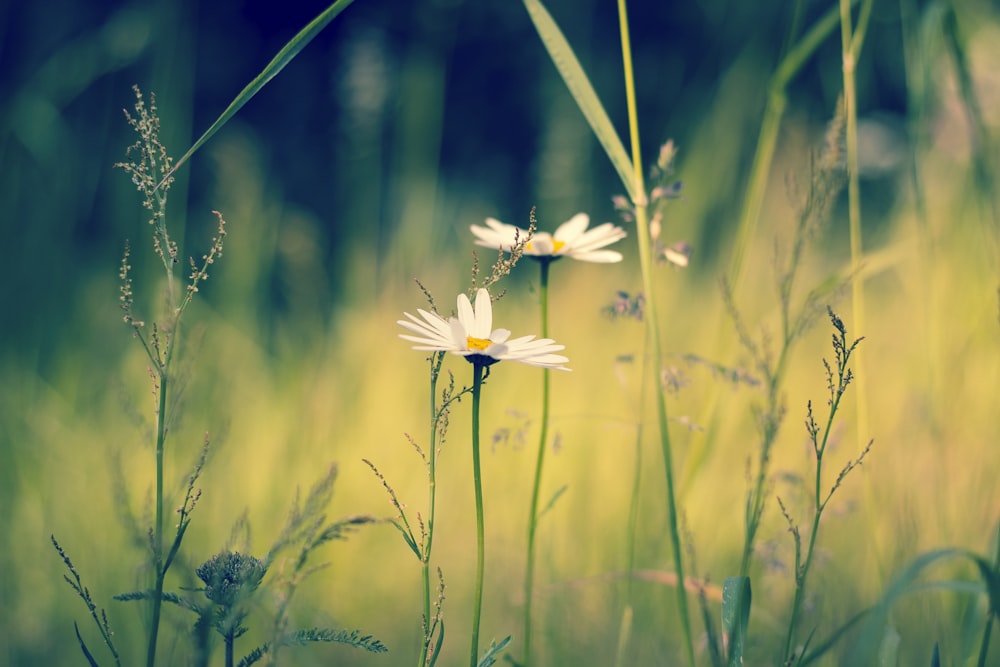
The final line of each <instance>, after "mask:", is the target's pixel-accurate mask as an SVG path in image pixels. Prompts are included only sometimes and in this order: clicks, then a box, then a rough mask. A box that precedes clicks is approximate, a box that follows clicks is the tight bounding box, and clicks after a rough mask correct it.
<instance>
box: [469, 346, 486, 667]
mask: <svg viewBox="0 0 1000 667" xmlns="http://www.w3.org/2000/svg"><path fill="white" fill-rule="evenodd" d="M482 387H483V365H482V364H478V363H473V364H472V482H473V484H474V486H475V489H476V592H475V599H474V600H473V602H472V649H471V657H470V660H469V665H470V667H477V665H478V661H479V620H480V617H481V615H482V611H483V570H484V569H485V567H484V565H485V562H486V558H485V553H484V550H485V542H486V540H485V538H484V534H485V533H484V529H483V479H482V473H481V472H480V465H479V397H480V394H481V392H482Z"/></svg>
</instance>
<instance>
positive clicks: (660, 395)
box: [618, 0, 695, 665]
mask: <svg viewBox="0 0 1000 667" xmlns="http://www.w3.org/2000/svg"><path fill="white" fill-rule="evenodd" d="M618 22H619V26H620V30H621V45H622V61H623V65H624V71H625V98H626V101H627V103H628V118H629V138H630V140H631V149H632V168H633V179H634V185H635V192H637V193H639V198H640V201H636V202H634V204H635V214H636V215H635V219H636V237H637V239H638V242H639V263H640V267H641V270H642V284H643V291H644V293H645V295H646V312H647V315H648V318H647V322H648V326H649V338H650V341H651V342H652V351H653V359H652V362H653V368H652V372H653V375H654V377H655V378H656V397H657V400H656V414H657V422H658V423H659V429H660V445H661V447H662V449H663V464H664V473H665V476H666V482H667V511H668V513H669V520H670V542H671V545H672V547H673V553H674V568H675V569H676V571H677V609H678V612H679V614H680V617H681V625H682V626H683V629H684V648H685V651H686V654H687V658H688V664H690V665H694V664H695V660H694V641H693V639H692V636H691V618H690V615H689V613H688V604H687V591H686V590H685V588H684V558H683V552H682V551H681V539H680V527H679V521H678V518H677V502H676V493H675V490H674V464H673V452H672V448H671V445H670V431H669V422H668V419H667V404H666V396H665V395H664V392H663V385H662V384H661V383H660V382H659V371H660V369H661V368H662V367H663V353H662V350H661V347H660V331H659V320H658V318H657V315H656V294H655V291H654V287H655V283H654V281H653V268H652V251H651V247H650V246H651V242H650V237H649V216H648V212H647V199H646V195H645V191H646V186H645V183H644V179H643V176H642V155H641V150H640V144H639V119H638V113H637V110H636V98H635V76H634V74H633V71H632V47H631V41H630V39H629V29H628V12H627V10H626V0H618Z"/></svg>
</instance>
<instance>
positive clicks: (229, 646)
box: [226, 632, 236, 667]
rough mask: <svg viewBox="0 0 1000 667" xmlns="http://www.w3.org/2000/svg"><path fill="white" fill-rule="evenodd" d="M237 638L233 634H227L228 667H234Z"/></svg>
mask: <svg viewBox="0 0 1000 667" xmlns="http://www.w3.org/2000/svg"><path fill="white" fill-rule="evenodd" d="M235 643H236V638H235V636H234V635H233V633H232V632H227V633H226V667H233V664H234V662H233V661H234V659H235V656H234V654H233V648H234V644H235Z"/></svg>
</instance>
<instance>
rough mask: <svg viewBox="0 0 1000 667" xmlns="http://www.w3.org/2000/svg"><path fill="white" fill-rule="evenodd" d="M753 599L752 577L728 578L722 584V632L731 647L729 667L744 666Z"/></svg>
mask: <svg viewBox="0 0 1000 667" xmlns="http://www.w3.org/2000/svg"><path fill="white" fill-rule="evenodd" d="M752 597H753V595H752V594H751V592H750V577H726V581H725V582H724V583H723V584H722V631H723V632H724V633H725V635H726V645H727V646H728V647H729V653H728V655H729V661H728V663H727V664H728V665H729V667H738V665H742V664H743V647H744V646H746V639H747V629H748V628H749V627H750V601H751V598H752Z"/></svg>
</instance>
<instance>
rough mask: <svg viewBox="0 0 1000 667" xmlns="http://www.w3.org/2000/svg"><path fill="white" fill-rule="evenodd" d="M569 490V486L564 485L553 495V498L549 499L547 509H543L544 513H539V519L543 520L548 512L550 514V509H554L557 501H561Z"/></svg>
mask: <svg viewBox="0 0 1000 667" xmlns="http://www.w3.org/2000/svg"><path fill="white" fill-rule="evenodd" d="M568 488H569V484H563V485H562V486H560V487H559V489H558V490H557V491H556V492H555V493H553V494H552V497H551V498H549V502H547V503H545V507H543V508H542V511H541V512H539V513H538V517H537V518H538V519H541V518H542V515H544V514H545V513H546V512H548V511H549V510H550V509H552V508H553V507H554V506H555V504H556V501H557V500H559V498H560V497H562V494H564V493H566V489H568ZM536 520H537V519H536Z"/></svg>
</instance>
